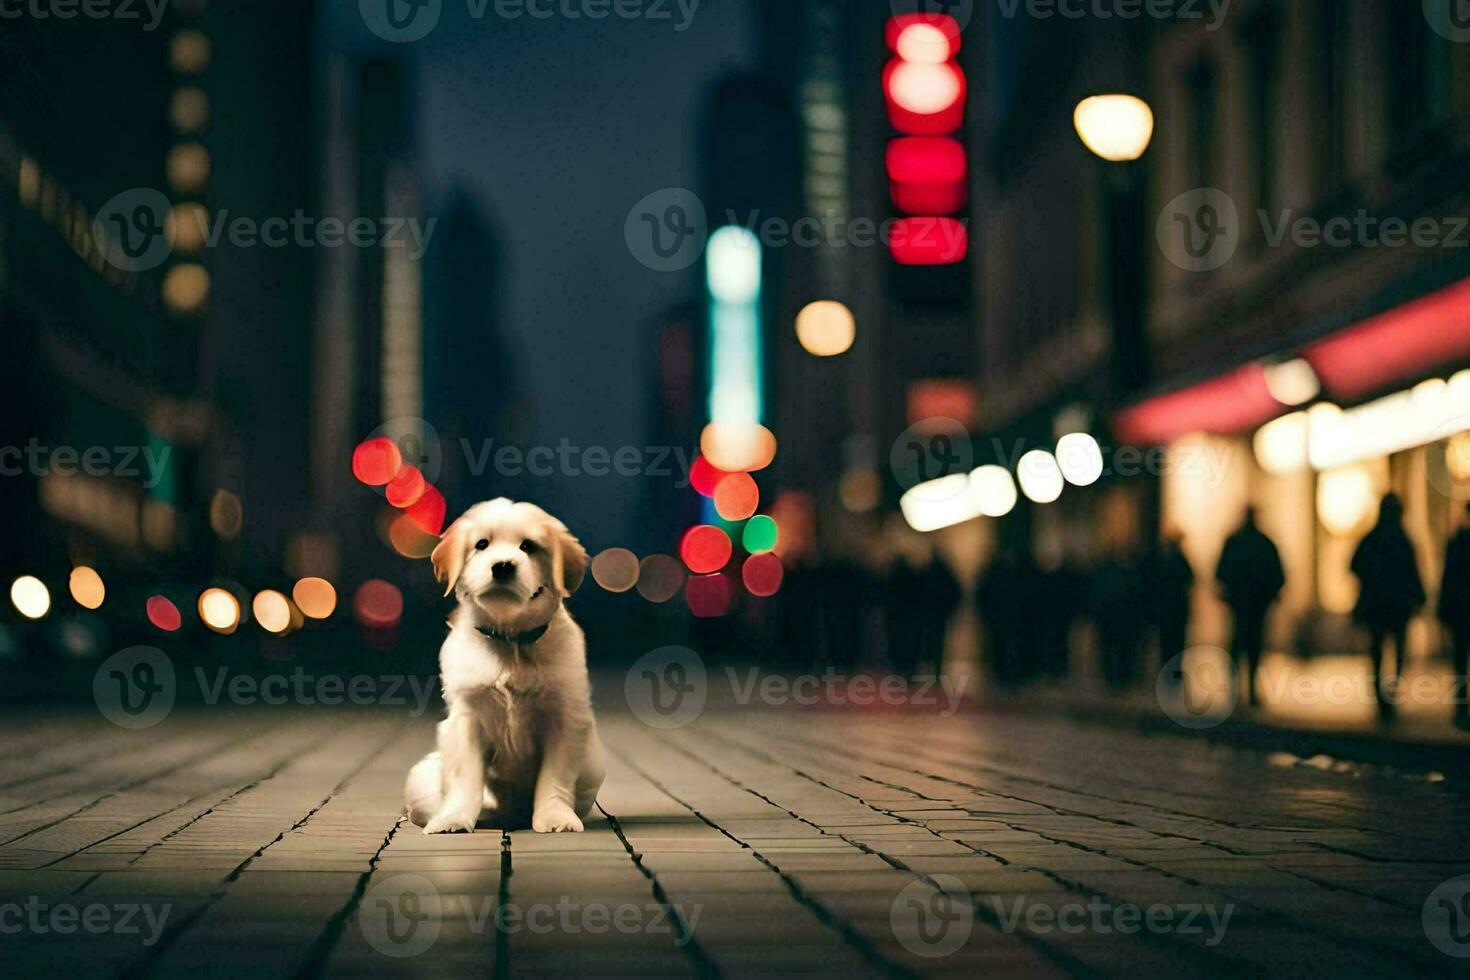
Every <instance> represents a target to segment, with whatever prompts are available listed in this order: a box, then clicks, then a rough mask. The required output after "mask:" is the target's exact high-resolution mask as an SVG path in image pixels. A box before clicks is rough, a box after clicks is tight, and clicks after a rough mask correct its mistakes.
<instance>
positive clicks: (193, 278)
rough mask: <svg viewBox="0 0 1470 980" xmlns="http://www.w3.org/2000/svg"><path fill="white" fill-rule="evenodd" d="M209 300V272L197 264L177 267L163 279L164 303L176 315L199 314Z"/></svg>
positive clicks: (169, 271)
mask: <svg viewBox="0 0 1470 980" xmlns="http://www.w3.org/2000/svg"><path fill="white" fill-rule="evenodd" d="M208 299H209V270H207V269H205V268H204V266H202V265H198V264H196V263H192V262H190V263H185V264H182V265H176V266H174V267H173V268H172V269H169V270H168V272H167V273H166V274H165V275H164V277H163V302H164V303H165V304H166V305H167V306H168V308H169V309H170V310H171V311H173V312H174V313H198V312H199V311H200V310H202V309H203V308H204V304H205V302H206V301H207V300H208Z"/></svg>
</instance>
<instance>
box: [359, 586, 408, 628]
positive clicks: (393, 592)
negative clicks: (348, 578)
mask: <svg viewBox="0 0 1470 980" xmlns="http://www.w3.org/2000/svg"><path fill="white" fill-rule="evenodd" d="M352 608H353V611H354V612H356V613H357V621H358V622H359V623H361V624H362V625H364V626H366V627H368V628H369V629H392V628H393V627H395V626H397V625H398V622H399V620H401V619H402V618H403V593H402V592H400V591H398V586H396V585H394V584H393V583H391V582H384V581H383V580H382V579H376V578H373V579H368V580H367V581H366V582H364V583H362V585H360V586H358V589H357V595H356V596H354V597H353V600H352Z"/></svg>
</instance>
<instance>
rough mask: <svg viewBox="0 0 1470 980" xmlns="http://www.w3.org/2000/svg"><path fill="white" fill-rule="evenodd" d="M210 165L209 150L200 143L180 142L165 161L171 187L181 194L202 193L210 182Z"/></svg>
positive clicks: (164, 166)
mask: <svg viewBox="0 0 1470 980" xmlns="http://www.w3.org/2000/svg"><path fill="white" fill-rule="evenodd" d="M209 167H210V164H209V151H208V150H206V149H205V148H204V147H203V145H202V144H199V143H180V144H179V145H178V146H175V147H174V148H173V149H171V150H169V151H168V155H167V156H166V157H164V161H163V168H164V172H165V174H167V176H168V184H169V187H171V188H173V190H174V191H175V192H177V193H179V194H199V193H202V192H203V191H204V189H205V187H206V186H208V184H209Z"/></svg>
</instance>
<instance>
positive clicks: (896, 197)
mask: <svg viewBox="0 0 1470 980" xmlns="http://www.w3.org/2000/svg"><path fill="white" fill-rule="evenodd" d="M968 172H969V162H968V160H967V159H966V156H965V148H964V147H963V146H961V145H960V143H959V141H958V140H954V139H950V138H948V137H943V136H905V137H901V138H899V139H896V140H894V141H893V142H891V143H889V144H888V189H889V193H890V194H891V195H892V197H893V203H894V204H895V205H897V206H898V208H899V209H900V210H902V211H907V212H909V213H910V214H950V213H952V212H955V211H958V210H960V209H961V208H963V207H964V206H965V200H966V195H967V191H966V179H965V178H966V175H967V174H968Z"/></svg>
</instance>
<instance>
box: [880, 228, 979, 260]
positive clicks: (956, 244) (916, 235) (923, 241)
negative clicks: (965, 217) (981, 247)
mask: <svg viewBox="0 0 1470 980" xmlns="http://www.w3.org/2000/svg"><path fill="white" fill-rule="evenodd" d="M888 250H889V251H890V252H891V253H892V254H893V258H894V260H895V261H896V262H898V263H899V264H901V265H950V264H953V263H955V262H959V261H961V260H962V259H964V257H965V256H966V255H967V254H969V251H970V234H969V230H968V229H966V228H965V226H964V225H963V224H962V223H960V222H958V221H956V220H955V219H954V218H937V217H922V218H900V219H899V220H897V221H895V222H894V223H893V229H892V231H891V233H890V235H889V240H888Z"/></svg>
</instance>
